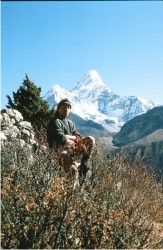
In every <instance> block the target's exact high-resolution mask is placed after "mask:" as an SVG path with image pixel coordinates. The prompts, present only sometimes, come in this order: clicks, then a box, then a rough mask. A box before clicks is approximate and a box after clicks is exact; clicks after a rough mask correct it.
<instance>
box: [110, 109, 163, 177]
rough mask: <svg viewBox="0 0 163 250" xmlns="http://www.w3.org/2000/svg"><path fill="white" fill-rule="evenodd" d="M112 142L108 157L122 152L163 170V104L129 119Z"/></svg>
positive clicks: (158, 169) (153, 167)
mask: <svg viewBox="0 0 163 250" xmlns="http://www.w3.org/2000/svg"><path fill="white" fill-rule="evenodd" d="M112 143H113V146H112V148H111V150H110V151H109V152H108V154H107V157H112V156H114V155H115V154H118V153H120V152H121V153H123V154H125V155H127V156H129V158H130V159H131V160H134V161H138V162H143V163H144V164H145V165H146V166H147V167H148V168H152V169H155V170H157V171H158V172H159V173H160V171H161V172H163V106H160V107H155V108H153V109H152V110H150V111H148V112H147V113H145V114H142V115H140V116H137V117H135V118H133V119H132V120H130V121H128V122H127V123H126V124H124V125H123V127H122V128H121V130H120V131H119V132H118V133H117V134H115V135H114V136H113V141H112Z"/></svg>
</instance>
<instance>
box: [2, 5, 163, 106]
mask: <svg viewBox="0 0 163 250" xmlns="http://www.w3.org/2000/svg"><path fill="white" fill-rule="evenodd" d="M1 63H2V66H1V108H4V107H5V105H6V104H7V98H6V95H7V94H9V95H10V96H12V92H13V91H14V92H16V91H17V90H18V89H19V87H20V85H21V84H22V82H23V79H25V74H28V76H29V78H30V79H31V80H32V81H33V82H34V83H35V84H36V85H37V86H38V87H41V88H42V92H41V93H42V96H44V95H45V94H46V92H47V91H48V90H50V88H51V87H52V86H53V85H54V84H59V85H60V86H61V87H63V88H65V89H71V88H73V87H74V86H75V85H76V83H77V82H78V81H79V80H80V79H81V77H83V75H84V74H85V73H86V72H87V71H88V70H97V71H98V73H99V74H100V76H101V78H102V80H103V81H104V83H105V84H106V85H107V86H108V87H109V88H110V89H111V90H112V91H113V92H114V93H116V94H119V95H121V96H131V95H137V96H139V97H143V98H145V99H150V100H152V101H154V102H157V103H160V104H163V2H162V1H124V2H123V1H122V2H121V1H90V2H89V1H83V2H82V1H72V2H71V1H70V2H66V1H65V2H64V1H63V2H62V1H61V2H60V1H49V2H48V1H40V2H39V1H36V2H34V1H27V2H26V1H20V2H19V1H17V2H8V1H5V2H1Z"/></svg>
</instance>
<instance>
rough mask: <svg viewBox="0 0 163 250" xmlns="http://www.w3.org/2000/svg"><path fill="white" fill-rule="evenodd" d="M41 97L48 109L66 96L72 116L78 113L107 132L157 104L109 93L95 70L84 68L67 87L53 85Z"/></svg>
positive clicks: (116, 129)
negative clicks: (86, 70) (84, 71)
mask: <svg viewBox="0 0 163 250" xmlns="http://www.w3.org/2000/svg"><path fill="white" fill-rule="evenodd" d="M44 98H45V99H46V100H47V101H48V103H49V106H50V108H52V107H54V106H55V105H56V104H57V103H58V102H59V101H60V100H61V99H63V98H68V99H69V100H70V101H71V103H72V113H74V114H75V115H76V118H77V116H78V117H80V118H82V119H84V120H85V121H89V122H88V123H90V121H93V122H94V125H95V123H96V124H100V125H101V126H102V127H103V129H104V131H105V130H107V131H110V132H118V131H119V130H120V128H121V126H122V125H123V124H124V123H126V122H127V121H129V120H131V119H132V118H133V117H135V116H137V115H140V114H143V113H145V112H146V111H148V110H150V109H152V108H153V107H155V106H157V105H156V104H155V103H153V102H152V101H148V100H144V99H142V98H139V97H136V96H124V97H121V96H119V95H117V94H115V93H113V92H112V91H111V90H110V89H109V88H108V87H107V86H106V85H105V84H104V82H103V81H102V79H101V77H100V75H99V74H98V72H97V71H95V70H90V71H88V72H87V73H86V74H85V75H84V76H83V77H82V78H81V80H80V81H79V82H78V83H77V84H76V86H75V87H74V88H73V89H71V90H65V89H63V88H61V87H60V86H59V85H54V86H53V88H52V89H51V90H50V91H49V92H48V93H47V94H46V96H45V97H44ZM96 127H98V125H96ZM96 129H97V128H96ZM97 131H99V130H98V129H97Z"/></svg>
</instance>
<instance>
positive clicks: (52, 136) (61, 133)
mask: <svg viewBox="0 0 163 250" xmlns="http://www.w3.org/2000/svg"><path fill="white" fill-rule="evenodd" d="M75 131H76V129H75V125H74V123H73V122H72V121H70V120H69V119H67V118H66V119H63V120H61V119H59V118H58V117H54V118H52V119H51V120H50V122H49V124H48V127H47V141H48V144H49V147H50V148H53V147H54V148H57V147H58V146H59V145H62V146H64V145H65V143H66V137H65V135H73V134H74V132H75Z"/></svg>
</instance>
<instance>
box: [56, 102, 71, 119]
mask: <svg viewBox="0 0 163 250" xmlns="http://www.w3.org/2000/svg"><path fill="white" fill-rule="evenodd" d="M70 111H71V108H70V106H69V105H67V104H63V105H62V106H61V107H60V108H59V109H58V112H59V115H60V116H61V117H62V118H66V117H68V116H69V114H70Z"/></svg>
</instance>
